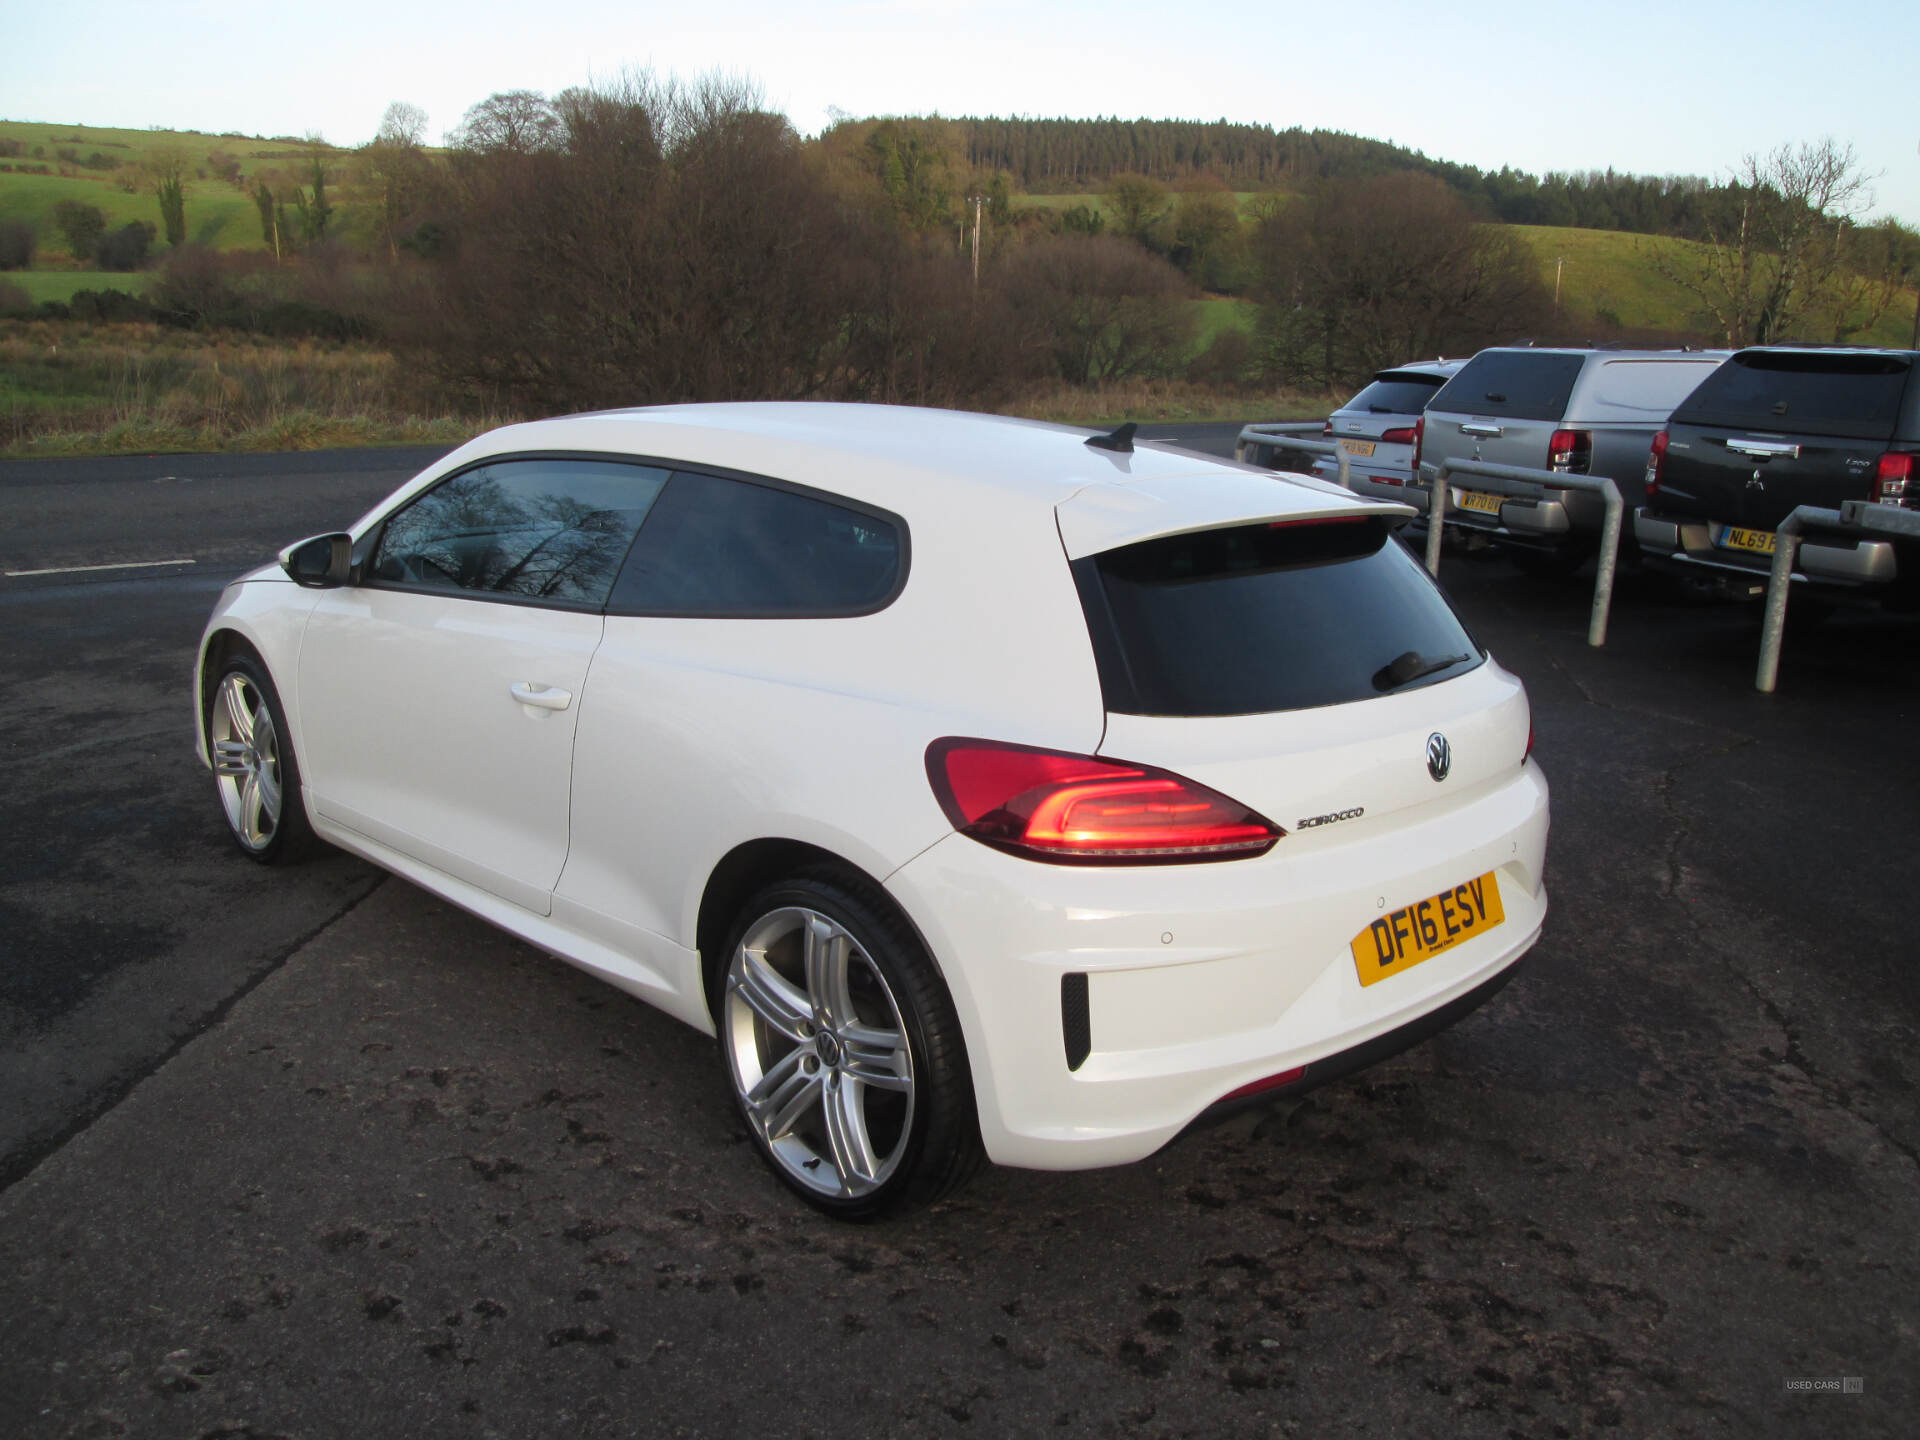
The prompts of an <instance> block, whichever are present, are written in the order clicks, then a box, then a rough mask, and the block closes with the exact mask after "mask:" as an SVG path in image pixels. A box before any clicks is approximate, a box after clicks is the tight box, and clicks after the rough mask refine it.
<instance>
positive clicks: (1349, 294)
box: [1253, 174, 1547, 385]
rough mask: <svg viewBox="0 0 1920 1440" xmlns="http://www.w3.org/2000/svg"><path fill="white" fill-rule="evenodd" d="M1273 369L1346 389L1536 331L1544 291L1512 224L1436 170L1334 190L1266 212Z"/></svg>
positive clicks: (1265, 282)
mask: <svg viewBox="0 0 1920 1440" xmlns="http://www.w3.org/2000/svg"><path fill="white" fill-rule="evenodd" d="M1253 248H1254V259H1255V263H1256V265H1257V266H1258V268H1259V272H1260V285H1259V294H1260V299H1261V301H1262V312H1261V324H1260V330H1261V336H1262V340H1263V342H1264V344H1265V346H1266V349H1267V357H1266V358H1267V368H1268V369H1269V370H1271V371H1273V372H1275V373H1277V374H1278V376H1279V377H1280V378H1282V379H1285V380H1287V381H1290V382H1305V383H1307V384H1319V385H1338V384H1344V383H1347V382H1350V381H1354V380H1357V379H1359V378H1360V377H1361V376H1364V375H1367V374H1370V373H1371V372H1372V371H1374V370H1378V369H1381V368H1382V367H1384V366H1388V365H1395V364H1400V363H1402V362H1404V361H1407V360H1411V359H1414V358H1416V357H1419V356H1423V355H1436V354H1442V353H1451V354H1463V353H1468V352H1471V351H1472V350H1476V349H1478V348H1479V347H1481V346H1482V345H1485V344H1488V343H1490V342H1492V341H1494V340H1500V339H1510V338H1512V337H1513V336H1514V335H1515V334H1517V333H1525V332H1527V331H1528V330H1531V329H1533V328H1534V327H1535V326H1536V325H1537V324H1538V323H1539V322H1540V320H1541V318H1542V317H1543V316H1544V315H1545V313H1546V309H1547V298H1546V292H1545V287H1544V286H1543V285H1542V283H1541V280H1540V277H1539V275H1538V273H1537V271H1536V269H1535V266H1534V263H1533V261H1532V258H1531V256H1530V255H1529V254H1528V253H1527V252H1526V250H1525V248H1524V247H1523V246H1522V245H1521V244H1520V242H1519V241H1518V240H1517V239H1515V238H1514V236H1513V235H1512V234H1511V232H1509V231H1508V230H1506V229H1505V228H1504V227H1501V226H1495V225H1482V224H1478V223H1476V221H1475V217H1474V214H1473V212H1472V211H1471V210H1470V209H1469V208H1468V207H1467V205H1466V203H1465V202H1464V201H1463V200H1461V199H1460V197H1459V196H1458V195H1456V194H1454V193H1453V192H1452V191H1451V190H1449V189H1447V187H1446V186H1445V185H1444V184H1443V183H1442V182H1441V181H1439V180H1436V179H1433V178H1432V177H1430V176H1425V175H1414V174H1400V175H1388V176H1382V177H1381V178H1379V179H1377V180H1370V181H1367V182H1366V183H1365V184H1361V185H1331V186H1326V187H1323V188H1322V189H1320V190H1319V191H1316V192H1314V193H1312V194H1309V195H1306V196H1303V197H1301V198H1300V199H1298V200H1295V201H1292V202H1290V203H1289V204H1287V205H1285V206H1281V207H1273V208H1271V209H1269V210H1268V212H1267V213H1266V215H1265V217H1264V218H1263V219H1262V220H1261V221H1260V222H1259V225H1258V227H1257V229H1256V231H1255V234H1254V240H1253Z"/></svg>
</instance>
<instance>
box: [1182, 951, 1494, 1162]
mask: <svg viewBox="0 0 1920 1440" xmlns="http://www.w3.org/2000/svg"><path fill="white" fill-rule="evenodd" d="M1525 964H1526V960H1525V959H1524V958H1523V959H1520V960H1516V961H1515V962H1514V963H1513V964H1511V965H1509V966H1507V968H1506V969H1504V970H1502V971H1501V972H1500V973H1499V974H1498V975H1495V976H1494V977H1493V978H1492V979H1490V980H1482V981H1481V982H1480V983H1479V984H1478V985H1476V986H1474V987H1473V989H1471V990H1468V991H1467V992H1465V993H1464V994H1461V995H1456V996H1454V998H1453V999H1451V1000H1449V1001H1448V1002H1447V1003H1446V1004H1444V1005H1442V1006H1441V1007H1440V1008H1439V1009H1438V1010H1429V1011H1428V1012H1427V1013H1426V1014H1425V1015H1422V1016H1420V1018H1419V1019H1417V1020H1410V1021H1408V1022H1407V1023H1406V1024H1405V1025H1402V1026H1400V1027H1399V1028H1398V1029H1395V1030H1389V1031H1387V1032H1386V1033H1385V1034H1383V1035H1376V1036H1374V1037H1373V1039H1371V1040H1363V1041H1361V1042H1360V1043H1359V1044H1358V1045H1355V1046H1354V1047H1352V1048H1351V1049H1349V1050H1341V1051H1338V1052H1336V1053H1334V1054H1332V1055H1329V1056H1327V1057H1326V1058H1325V1059H1324V1060H1315V1061H1313V1062H1312V1063H1311V1064H1309V1065H1308V1066H1307V1069H1306V1073H1305V1074H1304V1075H1302V1076H1301V1077H1300V1078H1299V1079H1298V1080H1294V1081H1290V1082H1289V1083H1288V1084H1285V1085H1276V1086H1274V1087H1273V1088H1272V1089H1271V1090H1262V1091H1260V1092H1259V1093H1258V1094H1254V1095H1245V1096H1242V1097H1240V1098H1239V1099H1237V1100H1222V1101H1219V1102H1218V1103H1217V1104H1213V1105H1209V1106H1208V1107H1207V1108H1206V1109H1205V1110H1202V1111H1201V1112H1200V1113H1199V1115H1197V1116H1196V1117H1194V1120H1193V1123H1192V1124H1190V1125H1189V1126H1188V1127H1187V1129H1188V1130H1194V1129H1197V1128H1200V1127H1204V1126H1208V1125H1212V1124H1215V1123H1217V1122H1219V1121H1221V1120H1225V1119H1227V1118H1228V1117H1229V1116H1233V1115H1238V1114H1239V1113H1240V1112H1242V1111H1243V1110H1248V1109H1251V1108H1253V1107H1254V1106H1256V1105H1265V1104H1269V1103H1271V1102H1272V1101H1275V1100H1285V1099H1291V1098H1294V1097H1296V1096H1300V1095H1304V1094H1306V1093H1307V1092H1308V1091H1309V1090H1318V1089H1319V1088H1320V1087H1321V1086H1322V1085H1327V1084H1330V1083H1332V1082H1333V1081H1335V1080H1341V1079H1344V1078H1345V1077H1347V1076H1348V1075H1351V1074H1353V1073H1354V1072H1355V1071H1358V1070H1365V1069H1367V1068H1369V1067H1370V1066H1374V1065H1378V1064H1379V1063H1380V1062H1381V1061H1382V1060H1390V1059H1392V1058H1393V1057H1394V1056H1395V1055H1398V1054H1399V1053H1400V1052H1401V1051H1402V1050H1411V1049H1412V1048H1413V1047H1414V1046H1415V1045H1418V1044H1419V1043H1420V1042H1421V1041H1422V1040H1427V1039H1431V1038H1432V1037H1433V1036H1435V1035H1438V1034H1439V1033H1440V1032H1441V1031H1442V1030H1445V1029H1446V1028H1447V1027H1448V1026H1450V1025H1452V1024H1454V1023H1455V1022H1456V1021H1459V1020H1461V1019H1463V1018H1465V1017H1466V1016H1468V1015H1471V1014H1472V1013H1473V1012H1474V1011H1475V1010H1478V1009H1479V1008H1480V1007H1481V1006H1482V1005H1484V1004H1486V1003H1487V1001H1489V1000H1491V999H1492V998H1493V997H1494V996H1495V995H1498V994H1499V993H1500V991H1501V990H1503V989H1504V988H1505V987H1506V984H1507V982H1508V981H1509V980H1511V979H1513V977H1514V975H1515V973H1516V972H1518V971H1519V970H1520V968H1521V967H1522V966H1523V965H1525ZM1183 1133H1184V1132H1183Z"/></svg>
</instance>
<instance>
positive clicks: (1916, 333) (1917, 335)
mask: <svg viewBox="0 0 1920 1440" xmlns="http://www.w3.org/2000/svg"><path fill="white" fill-rule="evenodd" d="M1907 348H1908V349H1909V350H1920V277H1916V278H1915V280H1914V286H1913V338H1912V339H1911V340H1909V341H1908V342H1907Z"/></svg>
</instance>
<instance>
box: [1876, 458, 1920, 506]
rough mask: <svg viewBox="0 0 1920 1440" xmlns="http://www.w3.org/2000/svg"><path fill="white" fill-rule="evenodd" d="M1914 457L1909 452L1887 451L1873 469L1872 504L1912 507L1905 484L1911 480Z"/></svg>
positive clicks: (1910, 496) (1911, 499) (1911, 498)
mask: <svg viewBox="0 0 1920 1440" xmlns="http://www.w3.org/2000/svg"><path fill="white" fill-rule="evenodd" d="M1913 461H1914V457H1913V455H1912V454H1911V453H1910V452H1904V451H1897V450H1889V451H1888V452H1887V453H1886V454H1884V455H1882V456H1881V457H1880V463H1879V464H1878V465H1876V466H1874V467H1873V503H1874V504H1876V505H1912V504H1913V496H1912V495H1911V494H1910V493H1909V492H1908V490H1907V482H1908V481H1909V480H1911V479H1913Z"/></svg>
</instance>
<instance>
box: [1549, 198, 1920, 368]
mask: <svg viewBox="0 0 1920 1440" xmlns="http://www.w3.org/2000/svg"><path fill="white" fill-rule="evenodd" d="M1512 229H1513V233H1514V234H1515V235H1516V236H1518V237H1519V238H1520V240H1521V242H1522V243H1524V244H1525V245H1526V246H1527V247H1528V248H1529V249H1530V250H1532V251H1533V254H1534V257H1535V258H1536V259H1537V260H1538V261H1539V263H1540V274H1541V278H1542V279H1543V280H1545V282H1546V285H1547V288H1548V290H1549V291H1551V290H1552V288H1553V281H1554V269H1555V262H1556V260H1557V259H1559V258H1560V257H1562V256H1564V257H1565V259H1566V264H1565V265H1564V266H1563V267H1561V268H1560V310H1561V314H1562V315H1563V316H1565V317H1566V319H1567V321H1568V322H1569V323H1574V324H1577V323H1581V322H1592V323H1596V324H1598V325H1600V326H1605V327H1617V328H1622V329H1627V330H1664V331H1668V332H1671V333H1674V334H1678V335H1684V334H1694V335H1697V336H1698V337H1699V338H1700V339H1702V340H1706V341H1709V342H1713V343H1718V341H1719V340H1720V339H1721V337H1720V336H1718V335H1716V334H1715V333H1714V325H1713V321H1712V319H1711V317H1709V316H1707V315H1706V314H1704V313H1703V312H1702V311H1701V309H1700V302H1699V301H1698V300H1697V299H1695V298H1694V297H1693V296H1692V295H1691V294H1689V293H1688V292H1687V290H1686V289H1685V288H1684V287H1683V286H1681V285H1679V284H1677V283H1676V282H1674V281H1672V280H1670V279H1668V278H1667V277H1666V276H1665V275H1662V274H1661V273H1660V272H1659V270H1658V269H1656V268H1655V265H1654V261H1653V259H1652V257H1655V256H1660V257H1669V258H1671V259H1673V260H1675V261H1678V262H1681V263H1684V261H1685V258H1686V256H1687V252H1689V251H1691V250H1694V249H1696V248H1697V247H1696V245H1695V243H1694V242H1693V241H1690V240H1675V239H1671V238H1668V237H1666V236H1661V235H1628V234H1624V233H1622V232H1620V231H1617V230H1574V229H1563V228H1559V227H1555V226H1547V225H1515V226H1513V227H1512ZM1913 307H1914V292H1913V291H1911V290H1907V291H1905V292H1903V293H1902V294H1901V295H1897V296H1895V298H1894V301H1893V304H1892V305H1891V306H1889V307H1888V309H1887V312H1886V313H1885V314H1884V315H1882V316H1881V317H1880V320H1879V323H1878V324H1876V325H1874V326H1873V327H1872V328H1871V329H1870V330H1868V331H1867V332H1866V333H1865V334H1863V335H1857V336H1853V337H1851V338H1852V340H1853V341H1854V342H1855V343H1858V344H1862V345H1891V346H1902V345H1905V344H1906V343H1907V342H1908V340H1909V339H1910V338H1911V333H1912V325H1913ZM1804 338H1806V339H1810V340H1811V339H1822V338H1826V337H1823V336H1816V335H1808V336H1806V337H1804Z"/></svg>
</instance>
